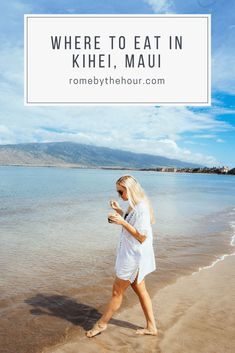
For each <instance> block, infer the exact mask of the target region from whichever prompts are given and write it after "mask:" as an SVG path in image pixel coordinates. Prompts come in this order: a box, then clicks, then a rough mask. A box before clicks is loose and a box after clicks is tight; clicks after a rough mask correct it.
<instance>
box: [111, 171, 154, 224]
mask: <svg viewBox="0 0 235 353" xmlns="http://www.w3.org/2000/svg"><path fill="white" fill-rule="evenodd" d="M116 184H117V185H120V186H123V187H125V188H126V190H127V196H128V200H129V202H130V205H131V207H132V208H135V206H136V205H137V204H138V203H139V202H140V201H141V200H145V201H146V202H147V204H148V206H149V213H150V222H151V224H153V223H155V216H154V211H153V208H152V205H151V203H150V201H149V198H148V197H147V195H146V193H145V191H144V189H143V188H142V187H141V185H140V183H139V182H138V181H137V180H136V179H135V178H134V177H133V176H132V175H123V176H121V177H120V178H119V179H118V180H117V181H116Z"/></svg>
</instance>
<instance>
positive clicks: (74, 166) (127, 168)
mask: <svg viewBox="0 0 235 353" xmlns="http://www.w3.org/2000/svg"><path fill="white" fill-rule="evenodd" d="M0 167H26V168H30V167H32V168H62V169H85V170H87V169H94V170H133V171H137V172H155V173H161V174H162V173H167V174H168V173H170V174H172V173H173V174H199V175H229V176H233V175H235V173H216V172H212V171H208V172H203V171H201V172H198V171H196V172H193V171H185V170H184V169H185V168H182V170H180V168H177V169H178V170H177V171H171V170H170V171H168V170H164V171H160V170H156V168H134V167H133V168H132V167H121V166H117V167H109V166H89V165H88V166H83V165H76V164H56V165H44V164H0ZM157 168H158V167H157ZM160 168H161V167H160ZM164 168H166V169H167V168H169V169H171V168H173V167H164Z"/></svg>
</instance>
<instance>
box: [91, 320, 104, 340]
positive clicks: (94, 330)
mask: <svg viewBox="0 0 235 353" xmlns="http://www.w3.org/2000/svg"><path fill="white" fill-rule="evenodd" d="M107 326H108V325H107V324H100V323H99V322H98V321H97V322H96V323H95V325H94V326H93V327H92V329H91V330H89V331H87V332H86V336H87V337H89V338H91V337H94V336H97V335H99V334H100V333H101V332H102V331H104V330H106V328H107Z"/></svg>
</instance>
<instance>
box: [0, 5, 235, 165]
mask: <svg viewBox="0 0 235 353" xmlns="http://www.w3.org/2000/svg"><path fill="white" fill-rule="evenodd" d="M30 13H32V14H37V13H41V14H62V13H63V14H76V13H77V14H88V13H89V14H99V13H102V14H154V13H157V14H166V13H169V14H202V13H209V14H211V16H212V19H211V20H212V105H211V106H210V107H188V106H181V107H180V106H161V107H157V106H120V107H118V106H97V107H96V106H82V107H81V106H70V107H69V106H58V107H56V106H38V107H36V106H27V107H26V106H24V99H23V95H24V28H23V26H24V23H23V22H24V16H23V15H24V14H30ZM0 16H1V21H0V75H1V80H0V90H1V94H0V105H1V110H0V144H1V145H4V144H16V143H28V142H50V141H73V142H79V143H85V144H94V145H97V146H105V147H110V148H117V149H122V150H128V151H132V152H143V153H149V154H154V155H162V156H165V157H168V158H177V159H180V160H183V161H188V162H194V163H200V164H202V165H206V166H223V165H225V166H228V167H230V168H232V167H235V153H234V151H235V62H234V58H235V1H233V0H226V1H223V0H187V1H182V0H169V1H166V0H125V1H120V0H89V1H88V0H76V1H74V0H56V1H55V0H50V1H48V0H40V1H36V0H30V1H29V0H22V1H18V0H11V1H9V0H8V1H7V0H2V1H1V15H0Z"/></svg>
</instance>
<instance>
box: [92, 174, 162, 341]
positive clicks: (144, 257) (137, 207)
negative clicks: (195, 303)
mask: <svg viewBox="0 0 235 353" xmlns="http://www.w3.org/2000/svg"><path fill="white" fill-rule="evenodd" d="M116 188H117V192H118V193H119V195H120V197H121V198H122V199H123V200H124V201H128V202H129V205H130V206H129V209H128V211H127V213H126V214H125V216H124V217H123V213H124V212H123V210H122V209H121V208H120V206H119V204H118V203H117V202H116V201H110V205H111V207H112V208H113V209H114V210H115V211H116V212H115V213H114V214H112V215H109V222H111V223H115V224H118V225H121V226H122V231H121V234H120V240H119V244H118V248H117V258H116V263H115V270H116V278H115V280H114V283H113V292H112V299H111V301H110V302H109V303H108V305H107V308H106V310H105V312H104V313H103V315H102V316H101V318H100V319H99V320H98V321H97V322H96V323H95V325H94V326H93V328H92V329H91V330H89V331H87V332H86V335H87V337H94V336H96V335H98V334H99V333H101V332H102V331H104V330H105V329H106V328H107V324H108V321H109V320H110V319H111V317H112V316H113V314H114V313H115V312H116V311H117V310H118V309H119V307H120V306H121V303H122V299H123V294H124V292H125V290H126V289H127V287H128V286H129V285H130V284H131V287H132V289H133V290H134V291H135V293H136V294H137V295H138V297H139V300H140V304H141V306H142V309H143V311H144V315H145V318H146V322H147V325H146V327H145V328H143V329H138V330H136V334H139V335H144V334H147V335H157V328H156V323H155V319H154V315H153V309H152V302H151V299H150V297H149V294H148V292H147V290H146V287H145V281H144V277H145V276H146V275H147V274H148V273H150V272H152V271H154V270H155V269H156V263H155V257H154V251H153V244H152V243H153V237H152V227H151V224H152V223H154V213H153V209H152V207H151V206H150V203H149V200H148V198H147V196H146V194H145V192H144V190H143V189H142V187H141V186H140V184H139V183H138V181H137V180H136V179H135V178H134V177H133V176H131V175H124V176H122V177H121V178H119V179H118V180H117V182H116Z"/></svg>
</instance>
